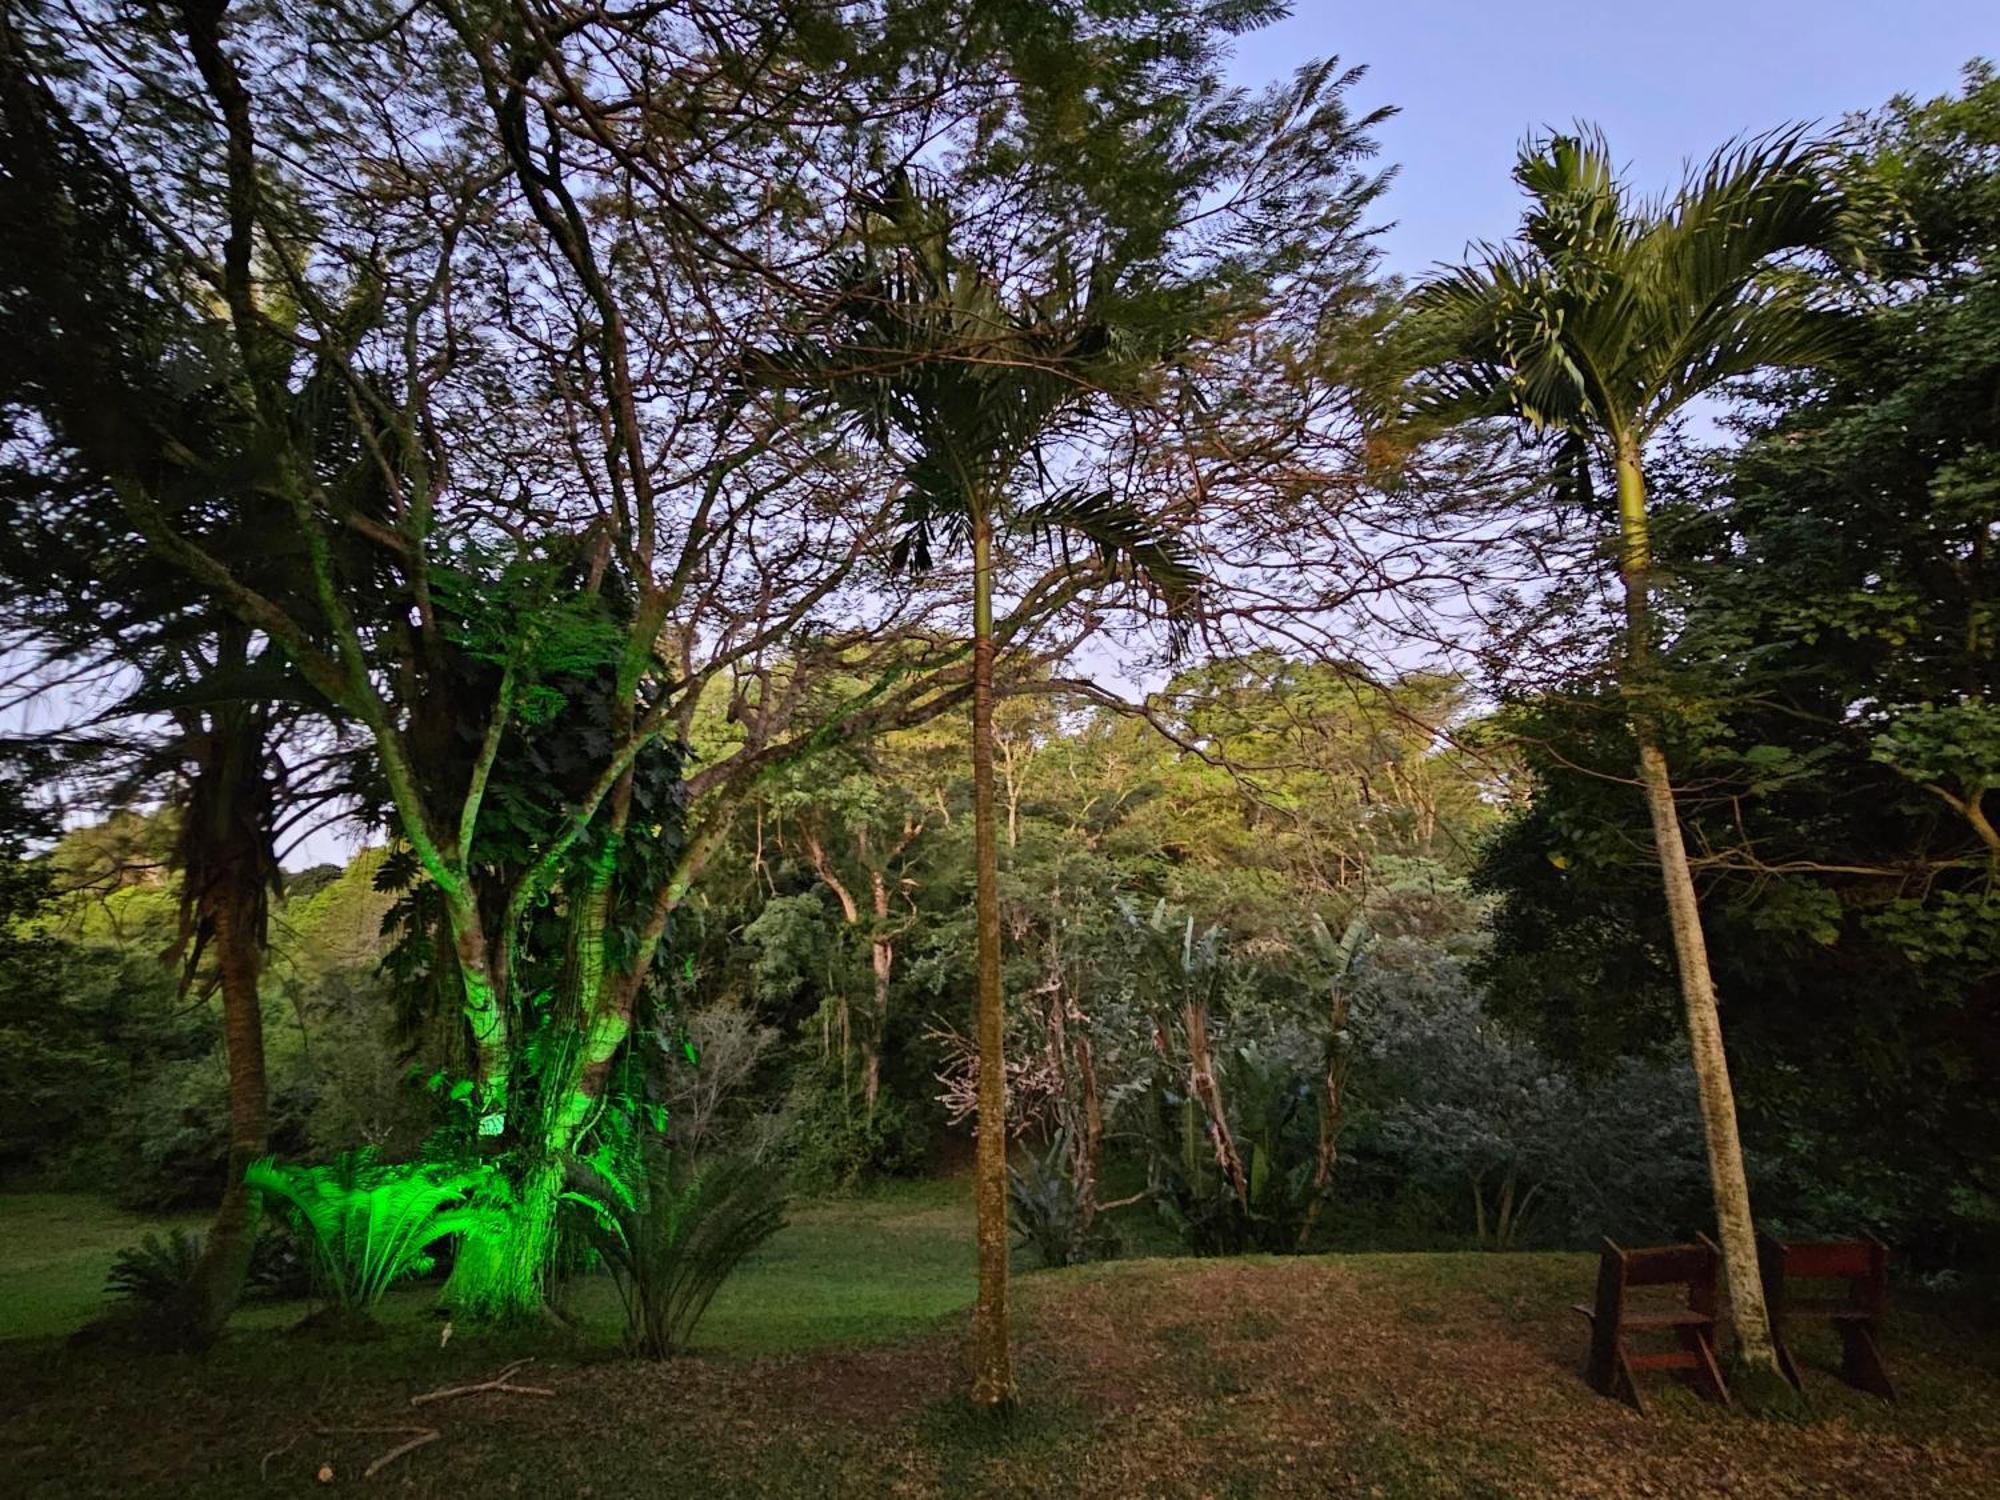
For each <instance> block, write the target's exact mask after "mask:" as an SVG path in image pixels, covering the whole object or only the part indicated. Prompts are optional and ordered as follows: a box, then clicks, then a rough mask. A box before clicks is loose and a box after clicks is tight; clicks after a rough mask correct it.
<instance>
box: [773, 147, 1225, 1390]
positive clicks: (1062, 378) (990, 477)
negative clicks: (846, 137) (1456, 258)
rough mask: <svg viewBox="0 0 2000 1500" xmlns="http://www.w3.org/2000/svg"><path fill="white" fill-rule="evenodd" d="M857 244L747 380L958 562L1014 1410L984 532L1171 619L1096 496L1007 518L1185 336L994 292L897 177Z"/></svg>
mask: <svg viewBox="0 0 2000 1500" xmlns="http://www.w3.org/2000/svg"><path fill="white" fill-rule="evenodd" d="M861 209H862V214H861V221H860V223H859V225H858V226H857V235H858V239H859V245H858V248H857V249H856V251H855V252H854V253H853V254H852V255H851V256H850V257H849V258H847V260H846V261H845V262H844V263H843V264H842V265H841V266H840V267H839V268H838V271H837V272H836V275H835V278H834V282H833V284H832V285H831V287H830V288H829V293H828V296H827V298H826V300H825V303H824V305H823V306H822V308H821V309H820V310H819V312H818V315H817V316H816V318H815V320H814V324H813V326H812V329H811V330H810V331H808V332H807V333H805V334H803V335H802V336H801V337H799V338H797V339H795V340H793V341H791V342H790V343H789V344H787V345H786V346H784V347H783V348H781V349H779V350H776V351H771V352H766V353H763V354H760V355H759V356H757V357H756V358H754V359H753V360H752V361H751V362H750V364H751V375H752V378H753V380H754V381H755V382H756V383H758V384H760V385H764V386H767V387H775V388H783V389H788V390H793V391H797V392H800V393H802V394H803V396H804V399H805V400H806V402H807V404H808V405H817V406H820V407H822V408H826V409H831V410H834V411H837V412H838V413H840V414H841V415H842V416H843V417H845V418H846V419H847V420H849V421H851V422H852V423H854V424H855V425H856V426H857V427H858V428H859V430H860V431H861V432H862V433H863V434H864V435H865V436H866V437H867V438H868V439H870V440H871V441H873V442H876V443H879V444H881V445H883V446H885V447H888V448H890V449H891V450H892V451H894V452H896V453H897V454H898V456H899V457H900V459H901V477H902V481H903V483H904V485H905V499H904V513H903V521H904V528H905V529H904V530H903V533H902V535H901V536H900V537H898V539H897V540H896V543H895V545H894V549H893V552H892V556H891V562H892V565H893V566H895V567H898V568H909V569H918V570H921V569H925V568H928V567H929V566H930V565H931V563H932V561H933V559H934V557H935V556H936V555H937V554H938V553H939V552H941V551H943V550H945V549H948V548H955V547H957V546H960V545H963V544H965V543H967V542H969V543H970V545H971V550H972V786H973V863H974V883H975V888H976V896H975V907H976V919H977V920H976V929H977V941H976V949H977V985H976V990H975V999H974V1034H975V1041H976V1044H977V1049H978V1055H979V1101H978V1143H977V1156H976V1162H975V1168H974V1197H975V1204H976V1210H977V1215H978V1228H977V1241H978V1258H979V1289H978V1297H977V1299H976V1301H975V1303H974V1307H973V1349H972V1363H973V1378H972V1397H973V1402H974V1404H975V1405H978V1406H981V1407H984V1408H989V1409H999V1408H1004V1407H1006V1406H1008V1405H1009V1404H1011V1402H1012V1401H1013V1397H1014V1376H1013V1362H1012V1353H1011V1350H1010V1345H1009V1338H1008V1317H1007V1240H1008V1223H1007V1129H1006V1112H1007V1095H1006V1067H1005V1057H1004V1052H1003V1047H1002V1024H1003V1017H1004V1009H1003V1005H1002V999H1001V991H1000V896H999V844H998V833H997V824H996V805H997V804H996V796H995V787H994V773H993V752H994V741H993V701H994V661H995V657H996V654H997V651H998V649H999V647H1000V645H1001V644H1003V641H1002V639H1001V637H1000V636H999V635H998V634H996V630H995V624H994V618H993V584H994V575H995V558H994V542H995V536H996V532H997V531H999V530H1001V529H1002V528H1005V527H1009V526H1011V528H1012V529H1013V530H1015V531H1017V532H1021V533H1026V534H1029V535H1038V536H1040V537H1042V538H1043V539H1050V538H1053V537H1054V536H1056V535H1057V534H1065V535H1068V536H1071V537H1076V538H1079V539H1081V540H1082V541H1083V542H1084V543H1085V544H1086V545H1087V546H1088V547H1089V548H1090V549H1091V551H1092V552H1093V553H1094V560H1093V561H1090V562H1086V563H1085V564H1084V565H1082V566H1080V567H1078V568H1075V569H1072V570H1069V571H1070V577H1069V579H1068V582H1067V584H1066V587H1068V588H1070V589H1072V590H1073V591H1075V592H1079V593H1080V592H1082V590H1083V589H1085V588H1087V587H1088V586H1090V585H1091V584H1092V583H1099V582H1103V581H1105V580H1107V579H1109V578H1113V577H1123V578H1126V579H1128V580H1129V581H1131V582H1132V583H1134V584H1136V585H1138V586H1140V587H1141V588H1142V589H1144V590H1145V591H1146V593H1147V594H1148V595H1149V596H1150V597H1151V598H1152V599H1154V600H1155V601H1157V602H1158V603H1160V604H1161V605H1163V606H1164V607H1165V611H1166V613H1167V615H1168V617H1169V618H1170V619H1171V620H1174V621H1184V620H1185V618H1186V614H1187V612H1188V610H1190V609H1191V608H1192V607H1193V605H1194V604H1195V602H1196V599H1197V595H1198V589H1199V578H1198V574H1197V571H1196V568H1195V566H1194V564H1193V562H1192V560H1191V558H1190V556H1189V554H1188V552H1187V551H1186V549H1185V548H1184V547H1183V546H1181V545H1180V544H1179V543H1178V542H1177V540H1176V539H1175V538H1174V537H1173V535H1172V534H1171V533H1170V532H1168V531H1166V530H1164V529H1162V528H1160V527H1158V526H1157V525H1156V524H1155V523H1153V522H1152V521H1150V520H1149V519H1148V518H1146V517H1143V516H1141V515H1139V514H1138V513H1137V512H1135V511H1134V510H1132V509H1131V508H1130V507H1128V506H1126V505H1124V504H1122V503H1120V502H1119V501H1118V500H1117V499H1116V498H1115V497H1114V496H1113V495H1112V494H1111V492H1110V491H1108V490H1098V491H1090V492H1086V491H1085V490H1082V489H1074V488H1073V489H1065V490H1061V491H1059V492H1057V493H1055V494H1053V495H1047V496H1044V497H1042V498H1039V499H1038V500H1035V501H1032V502H1028V503H1023V502H1022V499H1021V496H1020V492H1019V488H1018V487H1019V486H1020V485H1021V482H1022V479H1023V477H1024V474H1025V473H1026V471H1028V470H1031V469H1033V470H1039V469H1040V467H1041V466H1040V464H1039V463H1037V462H1036V460H1037V459H1038V458H1039V457H1041V456H1042V455H1043V454H1044V453H1045V452H1046V451H1047V450H1048V449H1049V448H1050V447H1051V446H1052V445H1054V444H1056V443H1057V442H1059V441H1060V440H1061V439H1063V438H1064V437H1065V436H1068V435H1070V434H1071V433H1073V432H1074V430H1075V429H1076V427H1077V425H1078V424H1079V423H1080V422H1082V421H1083V420H1084V419H1086V418H1087V416H1088V415H1089V413H1090V412H1091V411H1092V410H1093V409H1094V408H1095V407H1096V406H1098V405H1099V403H1101V402H1103V401H1106V400H1113V401H1116V400H1131V399H1135V398H1138V397H1140V396H1142V395H1143V393H1144V391H1145V389H1146V386H1147V383H1148V381H1147V377H1148V376H1149V375H1150V374H1151V373H1152V372H1154V371H1156V370H1157V369H1158V368H1159V365H1160V363H1161V361H1162V360H1163V359H1164V358H1165V357H1166V356H1167V355H1168V354H1169V353H1171V351H1172V350H1173V349H1174V348H1175V347H1177V345H1178V343H1179V342H1180V341H1182V340H1184V339H1185V338H1186V336H1187V334H1188V332H1190V331H1191V330H1190V328H1189V327H1188V325H1187V324H1186V323H1185V322H1182V321H1180V315H1179V314H1177V313H1174V312H1168V313H1165V314H1162V313H1161V312H1160V311H1159V309H1160V307H1161V302H1160V301H1158V300H1155V301H1150V302H1143V301H1140V300H1136V299H1135V300H1127V299H1125V298H1123V297H1121V296H1120V295H1119V293H1118V291H1117V290H1116V289H1115V287H1114V286H1113V285H1112V282H1113V281H1114V278H1112V277H1110V276H1108V275H1105V274H1102V273H1101V272H1100V274H1099V275H1097V276H1096V277H1094V278H1093V277H1089V276H1079V275H1078V274H1076V273H1075V271H1074V270H1073V269H1072V268H1071V267H1070V266H1069V265H1068V264H1067V262H1065V261H1063V260H1062V259H1060V258H1058V259H1057V260H1056V261H1055V263H1054V264H1053V265H1052V266H1051V267H1049V268H1048V270H1047V274H1046V277H1045V284H1044V285H1042V286H1041V287H1039V288H1037V289H1036V290H1035V291H1033V292H1029V293H1022V294H1018V295H1012V296H1010V295H1008V294H1007V293H1006V292H1005V291H1004V290H1003V288H1002V287H1001V285H1000V283H999V282H998V280H997V279H996V278H995V277H994V276H992V275H991V274H989V273H988V272H987V270H986V269H985V268H984V267H983V266H982V265H980V264H978V263H977V262H975V261H972V260H966V259H961V258H960V257H959V255H958V254H957V253H956V251H955V249H954V245H953V228H954V226H953V221H952V216H951V212H950V208H949V205H948V204H947V203H946V202H945V201H944V200H943V199H942V198H941V197H939V196H937V195H935V194H930V193H925V192H922V191H919V190H917V189H916V188H914V187H913V186H912V184H911V181H910V179H909V177H908V176H907V175H906V174H903V173H898V174H896V176H895V177H894V178H892V179H891V180H890V181H889V182H888V183H887V184H886V185H885V187H884V188H883V190H882V191H881V192H880V193H879V194H876V195H874V196H871V197H869V198H867V199H866V200H865V201H864V202H863V203H862V205H861Z"/></svg>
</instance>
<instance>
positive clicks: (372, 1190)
mask: <svg viewBox="0 0 2000 1500" xmlns="http://www.w3.org/2000/svg"><path fill="white" fill-rule="evenodd" d="M488 1176H489V1174H488V1173H487V1172H486V1171H484V1170H480V1169H470V1170H464V1171H442V1170H440V1169H438V1168H436V1167H432V1166H429V1165H427V1164H425V1163H421V1162H419V1163H414V1164H410V1165H403V1166H390V1165H385V1164H382V1163H378V1162H377V1161H376V1160H375V1158H374V1153H373V1152H371V1151H368V1150H360V1151H348V1152H343V1153H342V1154H341V1155H340V1156H338V1157H336V1158H335V1159H334V1161H333V1162H332V1163H331V1164H329V1165H326V1166H281V1165H279V1164H278V1163H277V1162H275V1161H273V1160H272V1159H270V1158H269V1157H266V1158H265V1159H264V1160H263V1161H260V1162H255V1163H252V1165H251V1167H250V1169H249V1171H248V1172H246V1173H245V1174H244V1177H245V1180H246V1181H247V1182H249V1184H250V1185H251V1186H252V1187H253V1188H256V1189H257V1190H258V1191H259V1192H262V1193H264V1194H265V1195H266V1197H267V1199H277V1200H279V1201H280V1202H282V1203H284V1204H286V1205H287V1216H288V1218H289V1221H290V1224H291V1227H292V1229H293V1231H294V1232H295V1233H296V1234H297V1235H298V1236H299V1238H300V1240H301V1241H302V1242H303V1244H304V1245H305V1247H306V1257H305V1258H306V1263H307V1265H308V1267H309V1268H310V1271H311V1276H312V1280H313V1283H314V1285H315V1286H316V1287H317V1288H318V1290H319V1291H320V1293H321V1294H322V1295H323V1296H325V1297H327V1298H328V1299H329V1300H330V1301H331V1302H332V1303H333V1304H334V1305H335V1306H336V1307H338V1308H339V1309H340V1310H341V1311H343V1312H345V1313H350V1314H352V1313H359V1314H366V1313H367V1312H368V1311H369V1310H370V1309H372V1308H374V1307H375V1305H376V1304H377V1303H379V1302H380V1301H381V1300H382V1295H383V1293H385V1292H387V1291H388V1290H389V1288H390V1287H391V1286H392V1285H393V1284H395V1283H396V1282H397V1281H400V1280H402V1279H403V1278H405V1277H408V1276H418V1275H422V1274H423V1273H424V1272H426V1271H428V1270H430V1269H431V1266H432V1265H433V1260H432V1257H431V1247H432V1246H434V1245H436V1244H437V1243H438V1241H440V1240H445V1239H451V1238H453V1237H455V1236H460V1235H468V1234H470V1235H478V1234H497V1233H498V1232H500V1230H501V1229H502V1227H503V1226H502V1225H501V1224H500V1222H499V1215H498V1212H497V1210H496V1209H494V1208H493V1207H491V1206H489V1205H487V1204H485V1203H481V1202H476V1201H474V1200H475V1195H477V1194H478V1193H479V1191H480V1190H481V1189H482V1188H484V1187H485V1186H486V1184H487V1179H488Z"/></svg>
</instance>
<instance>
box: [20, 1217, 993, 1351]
mask: <svg viewBox="0 0 2000 1500" xmlns="http://www.w3.org/2000/svg"><path fill="white" fill-rule="evenodd" d="M970 1220H971V1209H970V1204H969V1203H968V1201H967V1193H966V1189H965V1187H964V1185H963V1184H961V1183H951V1182H945V1183H934V1182H921V1183H906V1184H905V1183H899V1184H895V1185H893V1186H890V1187H885V1188H883V1189H881V1190H878V1191H876V1192H873V1193H869V1194H866V1195H862V1196H856V1197H852V1198H839V1199H832V1200H826V1201H818V1202H813V1201H808V1202H803V1203H800V1204H799V1205H797V1206H796V1207H795V1208H794V1209H793V1210H792V1212H791V1215H790V1221H789V1223H788V1224H787V1225H786V1227H785V1228H784V1229H782V1230H780V1231H779V1232H778V1234H777V1235H776V1236H775V1237H774V1238H773V1239H772V1240H771V1241H770V1242H769V1243H767V1244H766V1245H765V1246H764V1247H763V1248H762V1249H760V1250H758V1251H757V1252H756V1253H755V1254H754V1255H752V1256H751V1257H750V1259H749V1260H748V1261H746V1262H745V1263H744V1265H743V1267H742V1268H741V1269H740V1270H739V1271H738V1272H737V1274H736V1275H735V1276H734V1277H732V1278H731V1279H730V1280H729V1282H727V1283H726V1284H725V1285H724V1286H723V1288H722V1290H721V1291H720V1292H719V1293H718V1294H717V1295H716V1298H715V1301H714V1303H713V1304H711V1306H710V1307H709V1310H708V1316H707V1318H706V1319H704V1320H703V1322H702V1324H701V1326H700V1328H699V1329H698V1330H697V1332H696V1343H697V1345H698V1346H699V1347H700V1349H701V1351H702V1352H704V1353H728V1354H765V1353H776V1352H778V1351H781V1350H787V1349H813V1348H819V1347H822V1346H824V1345H827V1344H840V1343H865V1342H883V1341H890V1340H895V1339H899V1338H903V1337H907V1336H908V1335H910V1334H911V1333H915V1332H919V1331H921V1330H923V1329H925V1328H928V1327H929V1326H931V1325H932V1324H933V1323H935V1322H936V1321H937V1320H938V1319H939V1318H940V1317H942V1316H944V1315H945V1314H947V1313H951V1312H956V1311H958V1310H959V1309H961V1308H964V1307H967V1306H969V1305H970V1304H971V1288H972V1236H971V1223H970ZM202 1223H203V1219H202V1218H201V1216H199V1215H194V1216H182V1217H180V1218H176V1219H172V1220H161V1219H149V1218H145V1217H143V1216H140V1215H137V1214H129V1213H125V1212H123V1211H122V1210H119V1209H116V1208H113V1207H111V1206H109V1205H108V1204H105V1203H104V1202H102V1201H101V1200H99V1199H96V1198H93V1197H90V1196H87V1195H84V1194H77V1193H12V1194H4V1195H0V1339H9V1338H23V1337H33V1336H39V1335H48V1334H67V1333H71V1332H74V1331H75V1330H76V1329H78V1328H80V1327H82V1326H83V1324H85V1323H86V1322H88V1321H89V1320H90V1319H91V1318H93V1317H95V1316H96V1315H97V1314H98V1313H100V1312H102V1311H104V1310H105V1308H106V1307H107V1306H108V1304H107V1303H106V1301H105V1298H104V1277H105V1273H106V1272H107V1271H109V1270H110V1268H111V1262H112V1258H113V1257H114V1256H115V1255H116V1254H117V1252H118V1251H119V1250H121V1249H123V1248H125V1247H126V1246H129V1245H136V1244H137V1243H138V1242H139V1239H140V1236H142V1235H143V1234H145V1233H146V1232H147V1231H148V1230H154V1231H158V1230H161V1229H164V1228H167V1227H170V1226H171V1225H173V1224H184V1225H186V1226H188V1227H190V1228H200V1227H201V1225H202ZM434 1296H435V1289H434V1288H433V1287H429V1286H425V1285H414V1286H406V1287H401V1288H398V1289H397V1290H395V1291H393V1292H391V1293H390V1295H389V1297H388V1298H387V1299H386V1301H385V1303H384V1306H383V1309H382V1320H383V1321H384V1322H385V1323H388V1324H389V1325H390V1326H391V1327H392V1328H393V1327H397V1326H401V1325H406V1324H421V1323H422V1322H424V1321H426V1320H428V1319H429V1317H430V1308H431V1304H432V1302H433V1300H434ZM303 1311H304V1309H303V1307H302V1306H301V1305H299V1304H292V1303H278V1304H255V1303H253V1304H251V1305H249V1306H247V1307H245V1308H244V1309H243V1311H242V1313H241V1314H240V1315H239V1322H240V1324H241V1326H243V1327H244V1328H246V1329H259V1328H271V1327H277V1326H283V1325H285V1324H288V1323H291V1322H295V1321H296V1320H297V1319H298V1318H299V1317H300V1316H301V1315H302V1313H303ZM574 1311H575V1312H576V1313H577V1314H578V1315H579V1316H580V1317H581V1318H582V1319H583V1321H584V1324H585V1326H586V1328H587V1329H588V1330H589V1331H590V1333H591V1334H592V1335H594V1336H598V1337H601V1338H602V1339H603V1340H604V1341H605V1342H607V1343H608V1342H611V1341H613V1340H615V1338H616V1336H617V1332H618V1330H619V1328H620V1327H621V1317H622V1314H621V1312H620V1309H619V1303H618V1297H617V1293H616V1291H615V1289H614V1288H613V1287H612V1286H611V1284H610V1282H609V1280H608V1279H606V1278H604V1277H592V1278H590V1279H589V1280H588V1281H587V1282H585V1283H584V1284H583V1286H582V1287H581V1288H580V1289H578V1291H577V1293H576V1300H575V1308H574Z"/></svg>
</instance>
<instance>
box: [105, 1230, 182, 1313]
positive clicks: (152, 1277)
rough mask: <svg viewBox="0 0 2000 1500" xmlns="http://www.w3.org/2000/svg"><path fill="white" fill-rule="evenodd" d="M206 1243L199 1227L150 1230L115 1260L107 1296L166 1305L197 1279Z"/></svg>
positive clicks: (107, 1280)
mask: <svg viewBox="0 0 2000 1500" xmlns="http://www.w3.org/2000/svg"><path fill="white" fill-rule="evenodd" d="M203 1243H204V1239H203V1236H202V1234H201V1231H200V1230H193V1231H189V1230H186V1229H174V1230H172V1231H170V1232H169V1233H167V1234H165V1235H158V1234H151V1233H148V1234H147V1235H146V1236H145V1237H144V1238H142V1239H141V1240H140V1241H139V1243H138V1244H137V1245H133V1246H130V1247H128V1248H126V1249H124V1250H120V1251H119V1252H118V1254H117V1256H116V1258H114V1259H113V1260H112V1262H111V1271H110V1273H109V1274H108V1275H107V1276H106V1277H105V1278H104V1290H105V1293H106V1295H108V1296H112V1297H117V1298H118V1299H120V1300H121V1301H124V1302H129V1303H132V1304H134V1305H136V1306H140V1307H148V1308H162V1307H165V1306H167V1305H168V1304H169V1303H171V1302H172V1301H173V1300H174V1299H175V1298H176V1297H177V1296H179V1295H180V1293H181V1290H182V1289H183V1288H184V1287H186V1286H187V1285H188V1283H189V1282H191V1281H193V1280H194V1276H195V1272H196V1270H197V1269H198V1268H199V1267H200V1265H201V1252H202V1247H203Z"/></svg>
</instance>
